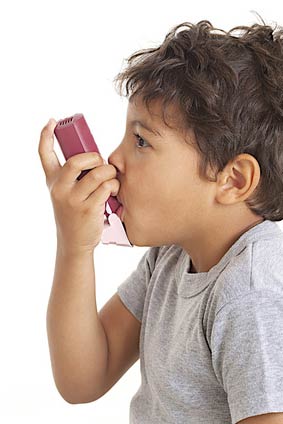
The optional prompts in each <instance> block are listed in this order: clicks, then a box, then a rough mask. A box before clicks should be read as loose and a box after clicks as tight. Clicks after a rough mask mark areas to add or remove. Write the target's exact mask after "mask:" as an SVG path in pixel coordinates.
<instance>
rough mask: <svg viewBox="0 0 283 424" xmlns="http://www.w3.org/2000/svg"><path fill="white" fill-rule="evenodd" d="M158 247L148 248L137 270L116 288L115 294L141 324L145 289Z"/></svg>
mask: <svg viewBox="0 0 283 424" xmlns="http://www.w3.org/2000/svg"><path fill="white" fill-rule="evenodd" d="M158 252H159V247H150V248H149V249H148V250H147V251H146V252H145V253H144V255H143V256H142V258H141V259H140V261H139V263H138V265H137V268H136V269H135V270H134V271H133V272H132V273H131V274H130V275H129V277H128V278H127V279H126V280H125V281H124V282H123V283H122V284H121V285H120V286H118V289H117V292H118V295H119V297H120V299H121V300H122V302H123V303H124V305H125V306H126V308H127V309H128V310H129V311H130V312H131V313H132V314H133V315H134V316H135V317H136V318H137V319H138V320H139V321H140V322H141V321H142V315H143V307H144V300H145V296H146V291H147V287H148V284H149V281H150V278H151V275H152V273H153V270H154V267H155V262H156V258H157V256H158Z"/></svg>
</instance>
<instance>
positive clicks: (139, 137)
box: [134, 133, 150, 149]
mask: <svg viewBox="0 0 283 424" xmlns="http://www.w3.org/2000/svg"><path fill="white" fill-rule="evenodd" d="M134 136H135V137H136V139H137V140H138V141H140V140H142V141H144V142H145V143H146V144H147V146H137V148H138V149H145V148H147V147H150V145H149V144H148V142H147V141H145V140H144V139H143V138H142V137H141V136H140V135H139V134H136V133H134Z"/></svg>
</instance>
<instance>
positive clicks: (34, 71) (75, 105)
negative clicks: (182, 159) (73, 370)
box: [0, 0, 283, 424]
mask: <svg viewBox="0 0 283 424" xmlns="http://www.w3.org/2000/svg"><path fill="white" fill-rule="evenodd" d="M252 10H255V11H257V12H258V13H259V14H260V15H261V16H262V17H263V19H265V20H266V22H267V23H269V24H272V23H273V22H278V24H280V25H283V6H282V2H281V1H277V2H276V1H273V2H267V1H266V0H264V1H259V0H256V1H248V0H245V1H237V2H226V3H223V4H222V3H221V2H217V1H209V2H208V1H202V2H189V1H179V0H174V1H173V2H172V1H170V2H167V3H166V2H165V1H161V0H158V1H152V0H151V1H148V0H143V1H139V2H136V1H133V0H131V1H130V0H128V1H126V0H120V1H115V2H114V1H109V0H108V1H107V2H95V1H86V0H80V1H73V0H68V1H65V0H64V1H60V0H56V1H54V0H49V1H40V0H36V1H35V0H34V1H32V0H25V1H13V0H10V1H9V2H8V1H6V3H4V2H1V6H0V40H1V41H0V43H1V44H0V46H1V47H0V49H1V56H0V60H1V79H0V93H1V94H0V95H1V174H2V181H1V242H2V243H1V248H2V253H1V268H0V269H1V297H0V337H1V350H0V355H1V356H0V359H1V360H0V399H1V401H0V402H1V406H0V421H1V422H3V423H5V424H6V423H7V424H9V423H21V424H23V423H29V424H32V423H42V424H43V423H50V422H52V420H56V422H61V423H62V424H67V423H68V424H71V423H77V422H83V423H85V424H88V423H101V424H104V423H109V422H115V423H127V422H128V414H129V403H130V400H131V398H132V396H133V395H134V393H135V392H136V391H137V389H138V387H139V384H140V374H139V362H137V363H136V364H135V365H134V366H133V367H132V368H131V369H130V370H129V371H128V373H127V374H126V375H124V376H123V377H122V379H121V380H120V381H119V382H118V383H117V384H116V385H115V386H114V387H113V388H112V389H111V390H110V392H108V393H107V394H106V395H105V396H104V397H103V398H101V399H99V400H98V401H97V402H95V403H89V404H83V405H70V404H68V403H67V402H65V401H64V400H63V399H62V398H61V396H60V395H59V393H58V392H57V389H56V387H55V384H54V381H53V376H52V371H51V365H50V360H49V351H48V343H47V334H46V308H47V303H48V299H49V294H50V290H51V284H52V278H53V271H54V260H55V253H56V252H55V247H56V232H55V222H54V218H53V209H52V205H51V200H50V197H49V192H48V189H47V187H46V185H45V178H44V174H43V170H42V168H41V164H40V160H39V156H38V141H39V134H40V131H41V129H42V127H43V126H44V125H45V124H46V123H47V121H48V119H49V118H51V117H53V118H55V119H56V120H58V119H60V118H64V117H67V116H70V115H73V114H74V113H84V115H85V118H86V120H87V122H88V124H89V126H90V128H91V130H92V133H93V135H94V137H95V139H96V141H97V142H98V145H99V146H100V151H101V153H102V155H103V156H104V158H107V157H108V155H109V154H110V153H111V151H112V150H113V149H114V148H115V146H116V145H117V144H118V143H120V141H121V138H122V136H123V132H124V127H125V114H126V106H127V105H126V100H125V99H121V98H120V97H119V96H118V94H117V93H116V91H115V89H114V85H113V82H112V81H113V78H114V77H115V76H116V74H117V73H118V72H119V71H120V70H121V69H122V66H123V63H124V62H123V61H124V59H126V58H127V57H128V56H129V55H130V54H131V53H133V52H134V51H136V50H138V49H141V48H146V47H152V46H157V45H158V44H160V43H161V42H162V41H163V39H164V37H165V35H166V33H167V32H168V31H169V29H171V28H172V27H173V26H175V25H177V24H179V23H181V22H184V21H189V22H193V23H197V22H198V21H199V20H202V19H207V20H210V21H211V22H212V24H213V25H215V26H217V27H219V28H222V29H225V30H229V29H230V28H232V27H233V26H236V25H251V24H252V23H255V22H259V21H258V19H257V17H256V15H255V14H254V13H252V12H251V11H252ZM55 150H56V152H57V153H58V156H59V158H60V159H61V163H62V164H63V163H64V160H62V155H60V153H61V152H60V151H59V150H58V148H57V146H56V147H55ZM281 225H282V224H281ZM146 249H147V248H141V247H134V248H133V249H131V248H127V247H118V246H113V245H110V246H105V245H102V244H100V245H99V246H98V248H97V249H96V252H95V267H96V282H97V304H98V308H99V309H100V308H101V307H102V306H103V305H104V303H105V302H106V301H107V300H108V298H110V297H111V296H112V295H113V293H114V292H115V291H116V289H117V286H118V285H119V284H120V283H121V282H122V281H123V280H124V279H125V278H126V277H127V276H128V275H129V273H130V272H131V271H132V270H134V268H135V266H136V265H137V263H138V260H139V259H140V258H141V256H142V254H143V253H144V251H145V250H146ZM109 264H111V266H109ZM59 420H60V421H59Z"/></svg>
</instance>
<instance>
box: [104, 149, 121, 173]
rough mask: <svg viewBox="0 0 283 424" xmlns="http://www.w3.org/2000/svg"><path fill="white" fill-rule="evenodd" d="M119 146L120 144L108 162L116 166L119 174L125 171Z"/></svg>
mask: <svg viewBox="0 0 283 424" xmlns="http://www.w3.org/2000/svg"><path fill="white" fill-rule="evenodd" d="M119 147H120V146H118V147H117V148H116V149H115V150H114V151H113V152H112V153H111V154H110V156H109V157H108V163H109V164H110V165H113V166H114V167H115V168H116V170H117V175H119V174H120V173H123V172H124V163H123V158H122V154H121V151H120V148H119Z"/></svg>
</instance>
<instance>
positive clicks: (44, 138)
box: [38, 119, 62, 181]
mask: <svg viewBox="0 0 283 424" xmlns="http://www.w3.org/2000/svg"><path fill="white" fill-rule="evenodd" d="M56 124H57V122H56V121H55V119H50V120H49V121H48V123H47V124H46V125H45V127H44V128H43V129H42V131H41V134H40V140H39V146H38V153H39V156H40V160H41V163H42V167H43V169H44V172H45V175H46V180H47V181H51V180H52V179H54V175H55V174H57V173H58V171H59V170H60V169H61V168H62V165H61V164H60V162H59V160H58V157H57V155H56V153H55V151H54V128H55V127H56Z"/></svg>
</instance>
